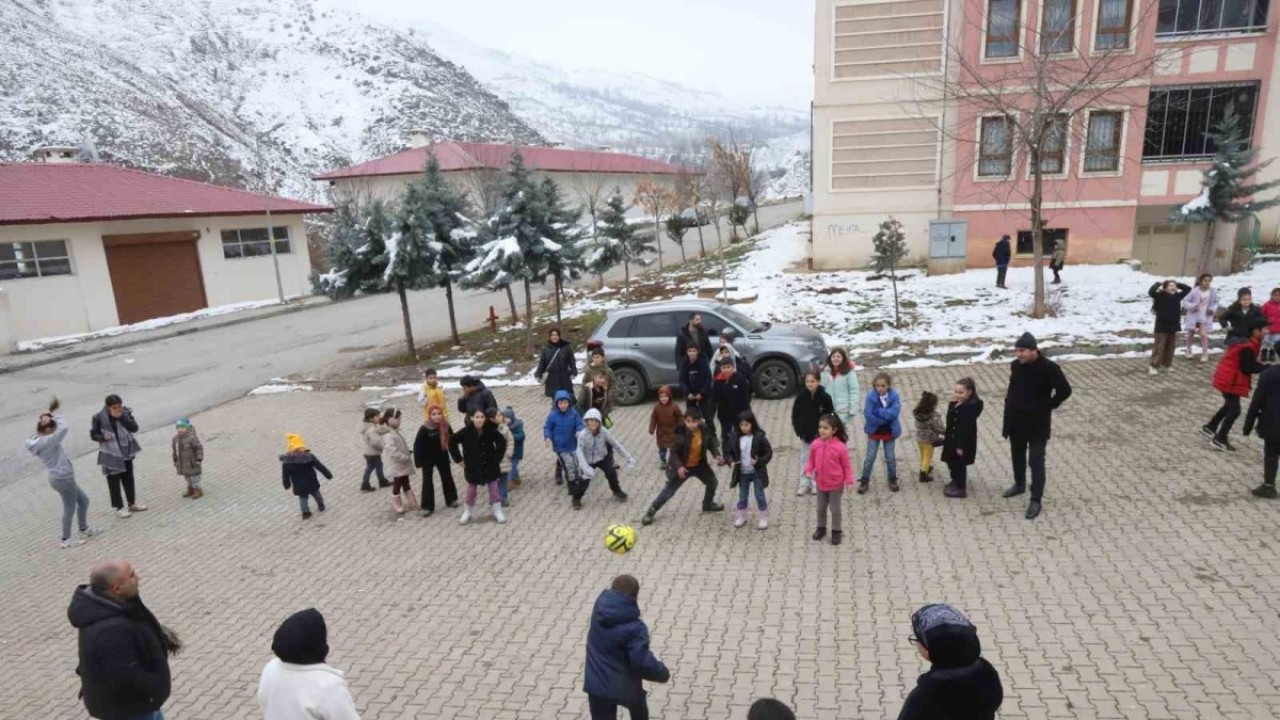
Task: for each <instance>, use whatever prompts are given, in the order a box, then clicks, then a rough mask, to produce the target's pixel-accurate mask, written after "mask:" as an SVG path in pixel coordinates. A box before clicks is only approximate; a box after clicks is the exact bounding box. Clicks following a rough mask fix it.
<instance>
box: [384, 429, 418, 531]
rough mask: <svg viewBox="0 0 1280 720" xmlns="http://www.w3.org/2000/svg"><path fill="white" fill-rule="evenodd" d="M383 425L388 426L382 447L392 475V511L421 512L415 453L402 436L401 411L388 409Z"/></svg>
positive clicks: (399, 512)
mask: <svg viewBox="0 0 1280 720" xmlns="http://www.w3.org/2000/svg"><path fill="white" fill-rule="evenodd" d="M382 424H383V425H386V426H387V433H386V434H385V435H384V436H383V437H382V446H383V449H384V451H385V452H386V454H387V471H388V472H390V473H391V509H392V510H395V511H396V514H398V515H403V514H404V513H405V511H406V510H407V511H409V512H416V511H418V510H420V509H421V508H420V506H419V505H418V498H417V496H415V495H414V494H413V484H412V482H411V481H410V478H412V477H413V453H411V452H409V443H408V442H407V441H406V440H405V439H404V435H401V434H400V411H399V410H397V409H395V408H387V410H386V412H384V413H382Z"/></svg>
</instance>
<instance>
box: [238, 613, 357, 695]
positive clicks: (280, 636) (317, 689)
mask: <svg viewBox="0 0 1280 720" xmlns="http://www.w3.org/2000/svg"><path fill="white" fill-rule="evenodd" d="M271 652H273V653H275V657H274V658H272V659H271V661H270V662H268V663H267V664H266V666H265V667H263V668H262V677H261V679H260V680H259V681H258V706H259V707H261V708H262V717H263V718H264V719H265V720H295V719H296V718H324V720H360V713H359V712H357V711H356V704H355V701H354V700H352V698H351V690H350V688H348V687H347V680H346V677H345V676H344V675H343V672H342V671H341V670H338V669H337V668H334V667H332V666H330V665H328V664H326V663H325V658H327V657H328V655H329V631H328V628H327V627H326V626H325V622H324V616H323V615H321V614H320V611H319V610H316V609H315V608H308V609H306V610H303V611H301V612H296V613H294V614H293V615H290V616H289V617H288V618H287V619H285V621H284V622H283V623H281V625H280V628H279V629H278V630H276V634H275V636H274V637H273V638H272V641H271Z"/></svg>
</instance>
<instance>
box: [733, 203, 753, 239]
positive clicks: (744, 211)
mask: <svg viewBox="0 0 1280 720" xmlns="http://www.w3.org/2000/svg"><path fill="white" fill-rule="evenodd" d="M750 219H751V201H750V200H748V199H747V198H746V196H743V197H740V198H738V199H737V200H734V201H733V204H732V205H730V206H729V227H730V229H731V230H732V232H731V233H730V235H729V242H731V243H734V242H737V241H738V240H739V237H738V228H742V236H743V237H746V235H747V221H748V220H750Z"/></svg>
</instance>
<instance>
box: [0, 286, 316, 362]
mask: <svg viewBox="0 0 1280 720" xmlns="http://www.w3.org/2000/svg"><path fill="white" fill-rule="evenodd" d="M297 297H301V296H294V297H292V298H290V299H291V300H292V299H296V298H297ZM279 304H280V301H279V300H258V301H254V302H243V303H234V304H231V305H219V306H218V307H211V308H205V309H203V310H196V311H195V312H189V313H182V314H180V315H170V316H168V317H162V318H154V319H152V320H143V321H142V322H138V323H133V324H132V325H118V326H116V327H109V328H103V329H102V330H95V331H93V332H87V333H79V334H76V335H60V336H58V337H48V338H40V339H38V340H26V341H23V342H20V343H18V352H32V351H35V350H49V349H51V348H58V347H65V346H67V345H75V344H77V343H82V342H85V341H86V340H97V339H99V338H107V337H115V336H117V335H125V334H128V333H135V332H142V331H144V330H157V329H159V328H163V327H168V326H169V325H177V324H178V323H184V322H190V321H192V320H202V319H204V318H211V317H218V316H219V315H230V314H232V313H238V312H244V311H245V310H257V309H258V308H264V307H271V306H272V305H279Z"/></svg>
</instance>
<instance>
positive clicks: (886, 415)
mask: <svg viewBox="0 0 1280 720" xmlns="http://www.w3.org/2000/svg"><path fill="white" fill-rule="evenodd" d="M871 384H872V389H871V391H870V392H868V393H867V402H866V405H865V406H864V407H863V409H862V414H863V415H865V416H866V418H867V420H866V425H865V426H864V427H863V431H864V432H866V434H867V459H866V460H865V461H864V462H863V463H862V477H860V478H858V494H859V495H865V494H866V493H867V490H869V489H871V471H872V470H874V469H875V467H876V453H877V452H879V450H880V446H881V445H883V446H884V464H885V467H886V468H888V470H889V489H890V490H892V491H893V492H898V490H899V487H898V458H897V457H896V456H895V455H894V453H893V446H894V442H895V441H896V440H897V439H898V437H899V436H900V435H902V423H900V422H899V421H898V415H899V413H901V411H902V400H901V399H900V398H899V397H898V391H897V390H894V389H893V387H892V385H893V378H890V377H889V373H885V372H882V373H880V374H879V375H876V378H875V380H874V381H873V382H872V383H871Z"/></svg>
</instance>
